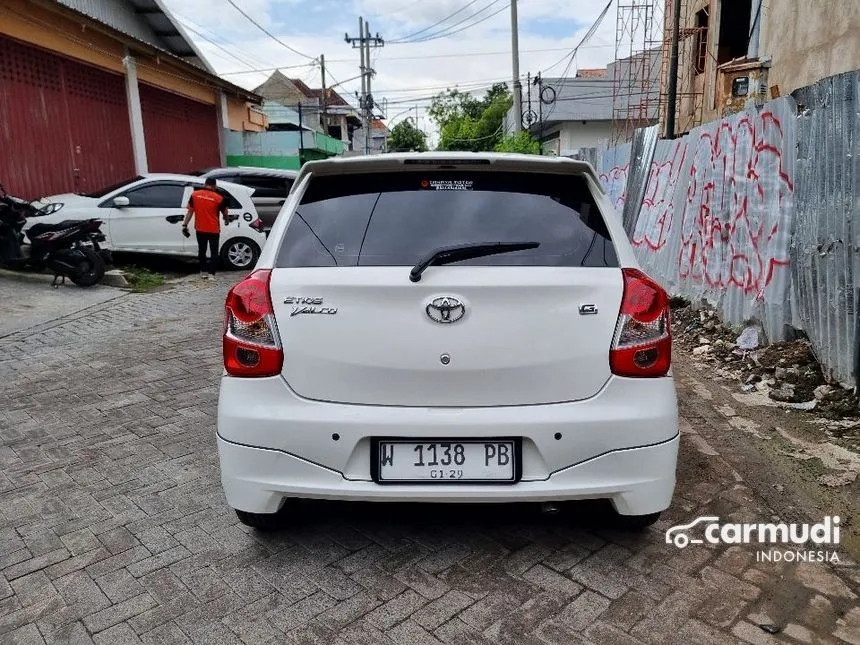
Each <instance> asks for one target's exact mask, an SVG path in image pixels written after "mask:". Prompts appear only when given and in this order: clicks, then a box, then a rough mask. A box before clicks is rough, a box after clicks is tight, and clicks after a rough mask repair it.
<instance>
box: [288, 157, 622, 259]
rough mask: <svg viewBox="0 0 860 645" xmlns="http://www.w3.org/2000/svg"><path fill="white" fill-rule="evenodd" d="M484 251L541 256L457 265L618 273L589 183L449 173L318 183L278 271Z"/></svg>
mask: <svg viewBox="0 0 860 645" xmlns="http://www.w3.org/2000/svg"><path fill="white" fill-rule="evenodd" d="M482 242H539V243H540V246H539V247H538V248H534V249H528V250H523V251H515V252H512V253H504V254H499V255H492V256H487V257H481V258H475V259H471V260H464V261H462V262H458V263H457V264H458V265H465V266H562V267H580V266H581V267H617V266H618V258H617V257H616V254H615V248H614V246H613V244H612V240H611V239H610V236H609V232H608V231H607V229H606V224H605V222H604V221H603V218H602V216H601V215H600V211H599V210H598V209H597V205H596V204H595V202H594V198H593V196H592V195H591V191H590V190H589V188H588V184H587V183H586V182H585V179H584V178H583V177H581V176H576V175H552V174H536V173H502V172H451V171H447V172H445V171H430V172H394V173H374V174H355V175H339V176H330V177H326V176H323V177H318V178H316V179H312V180H311V182H310V184H309V186H308V189H307V192H306V193H305V195H304V197H303V198H302V201H301V204H300V205H299V206H298V208H297V209H296V212H295V214H294V215H293V217H292V219H291V220H290V224H289V226H288V227H287V232H286V234H285V236H284V239H283V242H282V244H281V248H280V250H279V252H278V259H277V266H278V267H281V268H290V267H355V266H413V265H415V264H416V263H417V262H418V261H419V260H420V259H421V258H422V256H425V255H427V254H428V253H432V252H433V251H434V250H435V249H438V248H440V247H444V246H451V245H456V244H471V243H482Z"/></svg>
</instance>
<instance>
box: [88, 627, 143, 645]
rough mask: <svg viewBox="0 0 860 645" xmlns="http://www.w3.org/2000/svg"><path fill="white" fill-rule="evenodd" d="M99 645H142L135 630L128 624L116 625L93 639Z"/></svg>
mask: <svg viewBox="0 0 860 645" xmlns="http://www.w3.org/2000/svg"><path fill="white" fill-rule="evenodd" d="M93 640H95V642H96V643H97V645H141V640H140V638H138V636H137V634H135V633H134V630H133V629H132V628H131V627H129V626H128V625H127V624H126V623H120V624H119V625H114V626H113V627H110V628H108V629H106V630H104V631H103V632H99V633H98V634H96V635H95V636H94V637H93Z"/></svg>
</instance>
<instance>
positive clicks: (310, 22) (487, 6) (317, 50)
mask: <svg viewBox="0 0 860 645" xmlns="http://www.w3.org/2000/svg"><path fill="white" fill-rule="evenodd" d="M163 1H164V2H165V4H166V5H167V7H168V8H169V9H170V11H171V12H172V13H173V14H174V16H175V17H176V18H177V19H178V20H179V22H180V23H181V24H182V25H183V26H184V27H185V28H186V30H187V31H188V33H189V36H190V37H191V38H192V39H193V40H194V41H195V43H196V44H197V46H198V47H199V48H200V50H201V51H202V52H203V54H204V55H205V56H206V58H207V59H208V61H209V63H210V64H211V65H212V66H213V67H214V68H215V70H216V72H217V73H218V74H220V75H221V76H223V77H224V78H226V79H228V80H230V81H231V82H233V83H235V84H236V85H240V86H242V87H245V88H248V89H253V88H254V87H256V86H258V85H259V84H260V83H262V82H263V81H265V80H266V78H267V77H268V75H269V74H271V69H270V68H275V67H277V68H280V69H281V71H282V72H283V73H284V74H286V75H287V76H289V77H291V78H299V79H301V80H303V81H305V82H306V83H307V84H308V85H310V86H311V87H319V86H320V82H321V79H320V67H319V64H318V63H316V62H315V61H314V60H313V59H318V57H319V56H320V54H324V55H325V61H326V71H327V83H328V85H329V86H330V87H331V86H335V89H336V90H337V91H338V92H339V93H340V94H341V96H343V97H344V98H345V99H347V100H348V101H349V102H350V103H352V104H354V105H357V99H356V95H355V92H357V91H358V90H360V88H361V81H360V79H354V77H357V76H358V75H359V51H358V49H354V48H353V47H352V46H351V45H350V44H348V43H346V42H344V37H345V36H346V35H347V34H348V35H349V36H350V37H354V36H357V35H358V20H359V17H363V18H364V19H365V20H366V21H368V22H369V25H370V30H371V33H372V35H376V34H377V33H378V34H379V36H380V37H381V38H383V39H384V40H385V43H386V44H385V46H384V47H382V48H378V49H375V50H373V51H372V66H373V68H374V69H375V70H376V76H375V77H374V79H373V84H372V89H373V96H374V99H375V101H376V103H377V104H380V105H383V106H384V107H385V110H384V112H385V115H386V118H387V119H388V122H389V126H391V125H393V124H394V123H396V122H398V121H400V120H401V119H403V118H406V117H407V116H412V117H413V118H415V116H416V108H417V118H418V124H419V127H421V128H422V129H424V130H425V131H427V132H428V133H430V134H431V137H433V135H434V132H433V131H434V128H433V126H432V124H431V123H430V122H429V120H428V119H427V116H426V113H425V109H426V106H427V104H428V102H429V98H430V97H432V96H433V95H434V94H436V93H438V92H440V91H443V90H444V89H445V88H446V87H459V88H460V89H464V90H477V91H479V92H480V91H481V89H482V88H485V87H489V85H491V84H492V83H493V82H498V81H506V82H507V83H508V85H509V87H510V86H511V81H512V62H511V14H510V9H508V8H507V5H508V0H233V2H235V3H236V4H237V5H239V6H240V7H241V8H242V10H243V11H244V12H245V13H247V14H248V15H249V16H250V17H251V18H253V19H254V20H255V21H256V22H258V23H260V25H262V26H263V27H264V28H265V29H266V30H267V31H269V32H270V33H271V34H273V35H274V36H275V37H276V38H277V40H276V39H275V38H271V37H270V36H268V35H266V34H265V33H263V32H262V31H261V30H260V29H259V28H258V27H256V26H254V24H252V23H251V22H250V21H249V20H248V19H247V18H245V17H244V16H243V15H242V14H241V13H240V12H239V11H238V10H237V9H236V8H235V7H233V6H231V4H230V0H163ZM605 5H606V0H518V3H517V6H518V14H519V19H518V24H519V50H520V73H521V76H522V79H523V81H525V80H526V75H527V74H528V73H529V72H531V73H532V74H535V73H536V72H538V71H543V72H544V76H545V77H553V76H560V75H562V73H563V72H564V71H565V70H566V69H567V70H568V74H570V75H572V74H573V73H575V70H576V69H577V68H590V67H605V66H606V64H607V63H609V62H610V61H611V60H612V59H613V58H614V57H615V44H614V40H615V26H616V11H615V4H614V3H613V6H612V8H611V9H610V10H609V12H608V13H607V15H606V17H605V19H604V20H603V22H602V23H601V25H600V27H599V29H598V30H597V32H596V33H595V34H594V35H593V37H592V38H591V39H590V40H589V41H588V42H587V43H586V44H585V45H583V47H582V48H580V50H579V51H578V53H577V55H576V59H575V60H574V62H573V63H572V64H571V65H570V67H568V62H569V61H570V56H568V54H569V53H570V51H571V50H572V49H573V47H575V46H576V45H577V44H578V43H579V41H580V40H581V39H582V37H583V36H584V34H585V33H586V32H587V31H588V30H589V28H590V27H591V26H592V24H593V23H594V21H595V20H596V18H597V17H598V15H599V14H600V13H601V11H602V10H603V8H604V7H605ZM452 14H453V15H452ZM493 14H495V15H493ZM446 18H447V20H443V19H446ZM481 19H485V20H483V21H481V22H480V23H479V22H478V21H480V20H481ZM440 21H442V22H440ZM436 23H439V24H438V25H436ZM457 23H459V24H457ZM474 23H478V24H474ZM473 24H474V26H472V25H473ZM434 25H436V26H434ZM446 28H447V29H448V30H449V31H458V30H459V33H453V34H451V35H448V36H446V37H442V38H438V37H437V38H431V37H433V36H437V35H441V34H440V33H439V32H440V31H442V30H443V29H446ZM424 38H426V39H428V40H426V41H425V42H397V41H398V40H405V41H410V40H411V41H414V40H421V39H424ZM278 41H280V42H278ZM285 45H286V46H285ZM287 46H288V47H289V48H292V49H294V50H297V52H300V53H296V52H295V51H291V49H289V48H288V47H287ZM566 56H567V57H566ZM553 65H554V66H553ZM551 66H553V67H551ZM252 70H266V71H252ZM350 79H354V80H350ZM339 83H340V84H339ZM433 138H435V137H433Z"/></svg>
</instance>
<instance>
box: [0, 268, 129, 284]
mask: <svg viewBox="0 0 860 645" xmlns="http://www.w3.org/2000/svg"><path fill="white" fill-rule="evenodd" d="M0 278H9V279H11V280H19V281H21V282H42V283H44V284H51V282H53V280H54V276H53V275H52V274H50V273H32V272H29V271H9V270H8V269H0ZM66 284H67V285H71V286H73V287H75V286H76V285H75V283H74V282H72V281H71V280H69V279H68V278H66ZM100 285H104V286H106V287H117V288H123V289H127V288H128V287H129V286H130V285H129V284H128V280H126V279H125V274H124V273H123V272H122V271H120V270H119V269H113V270H111V271H106V272H105V277H104V278H103V279H102V281H101V282H99V284H98V285H96V286H100ZM78 288H80V289H85V288H87V287H78Z"/></svg>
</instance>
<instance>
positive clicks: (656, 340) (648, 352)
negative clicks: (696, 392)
mask: <svg viewBox="0 0 860 645" xmlns="http://www.w3.org/2000/svg"><path fill="white" fill-rule="evenodd" d="M622 272H623V274H624V296H623V297H622V299H621V311H620V313H619V314H618V323H617V324H616V327H615V337H614V338H613V341H612V349H611V350H610V351H609V365H610V367H611V368H612V373H613V374H616V375H618V376H630V377H655V376H665V375H666V374H667V373H668V372H669V368H670V367H671V365H672V337H671V335H670V333H669V297H668V296H667V295H666V292H665V291H663V289H662V288H661V287H660V285H658V284H657V283H656V282H654V281H653V280H652V279H651V278H649V277H648V276H647V275H645V274H644V273H642V272H641V271H639V270H637V269H623V270H622Z"/></svg>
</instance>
